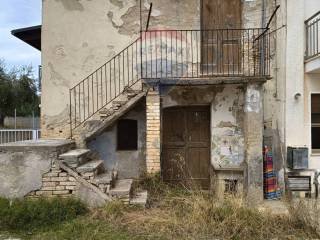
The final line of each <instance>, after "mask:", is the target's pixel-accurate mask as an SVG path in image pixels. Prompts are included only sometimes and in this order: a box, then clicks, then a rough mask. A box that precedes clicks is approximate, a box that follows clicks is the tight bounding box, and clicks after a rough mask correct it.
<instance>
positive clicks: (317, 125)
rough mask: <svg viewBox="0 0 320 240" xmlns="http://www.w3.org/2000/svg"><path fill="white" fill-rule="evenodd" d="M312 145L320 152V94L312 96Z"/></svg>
mask: <svg viewBox="0 0 320 240" xmlns="http://www.w3.org/2000/svg"><path fill="white" fill-rule="evenodd" d="M311 144H312V149H316V150H319V151H320V94H312V95H311Z"/></svg>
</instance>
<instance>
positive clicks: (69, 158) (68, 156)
mask: <svg viewBox="0 0 320 240" xmlns="http://www.w3.org/2000/svg"><path fill="white" fill-rule="evenodd" d="M89 153H90V150H89V149H74V150H70V151H68V152H66V153H64V154H61V155H60V156H59V158H60V159H61V160H62V162H64V163H65V164H67V165H68V166H69V167H72V168H76V167H78V166H79V165H82V164H84V163H86V162H87V161H88V159H87V156H88V154H89Z"/></svg>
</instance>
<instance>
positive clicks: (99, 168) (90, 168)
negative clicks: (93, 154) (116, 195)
mask: <svg viewBox="0 0 320 240" xmlns="http://www.w3.org/2000/svg"><path fill="white" fill-rule="evenodd" d="M76 170H77V172H78V173H80V174H85V173H95V174H96V175H98V174H99V173H103V172H104V171H105V169H104V164H103V161H102V160H92V161H89V162H87V163H85V164H83V165H81V166H80V167H77V169H76Z"/></svg>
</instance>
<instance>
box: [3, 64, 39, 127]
mask: <svg viewBox="0 0 320 240" xmlns="http://www.w3.org/2000/svg"><path fill="white" fill-rule="evenodd" d="M37 92H38V89H37V84H36V80H35V79H34V78H33V76H32V67H21V68H19V69H11V70H10V71H7V70H6V67H5V63H4V62H3V61H0V124H1V123H2V121H3V118H4V117H5V116H13V115H14V109H16V110H17V115H18V116H31V114H32V112H34V114H35V115H36V116H39V114H40V112H39V104H40V97H39V96H38V94H37Z"/></svg>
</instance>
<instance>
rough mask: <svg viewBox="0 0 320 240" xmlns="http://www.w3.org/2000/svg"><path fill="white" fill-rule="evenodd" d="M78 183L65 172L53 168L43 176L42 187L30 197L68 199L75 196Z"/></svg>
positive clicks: (29, 195) (30, 194)
mask: <svg viewBox="0 0 320 240" xmlns="http://www.w3.org/2000/svg"><path fill="white" fill-rule="evenodd" d="M76 189H77V181H76V179H75V178H74V177H72V176H70V175H69V174H68V173H66V172H64V171H63V170H61V169H59V168H57V167H55V166H53V167H52V169H51V170H50V171H49V172H48V173H45V174H43V176H42V187H41V188H40V189H39V190H36V191H32V192H30V193H29V194H28V195H27V196H28V197H41V196H43V197H58V196H59V197H68V196H71V195H72V194H75V191H76Z"/></svg>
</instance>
